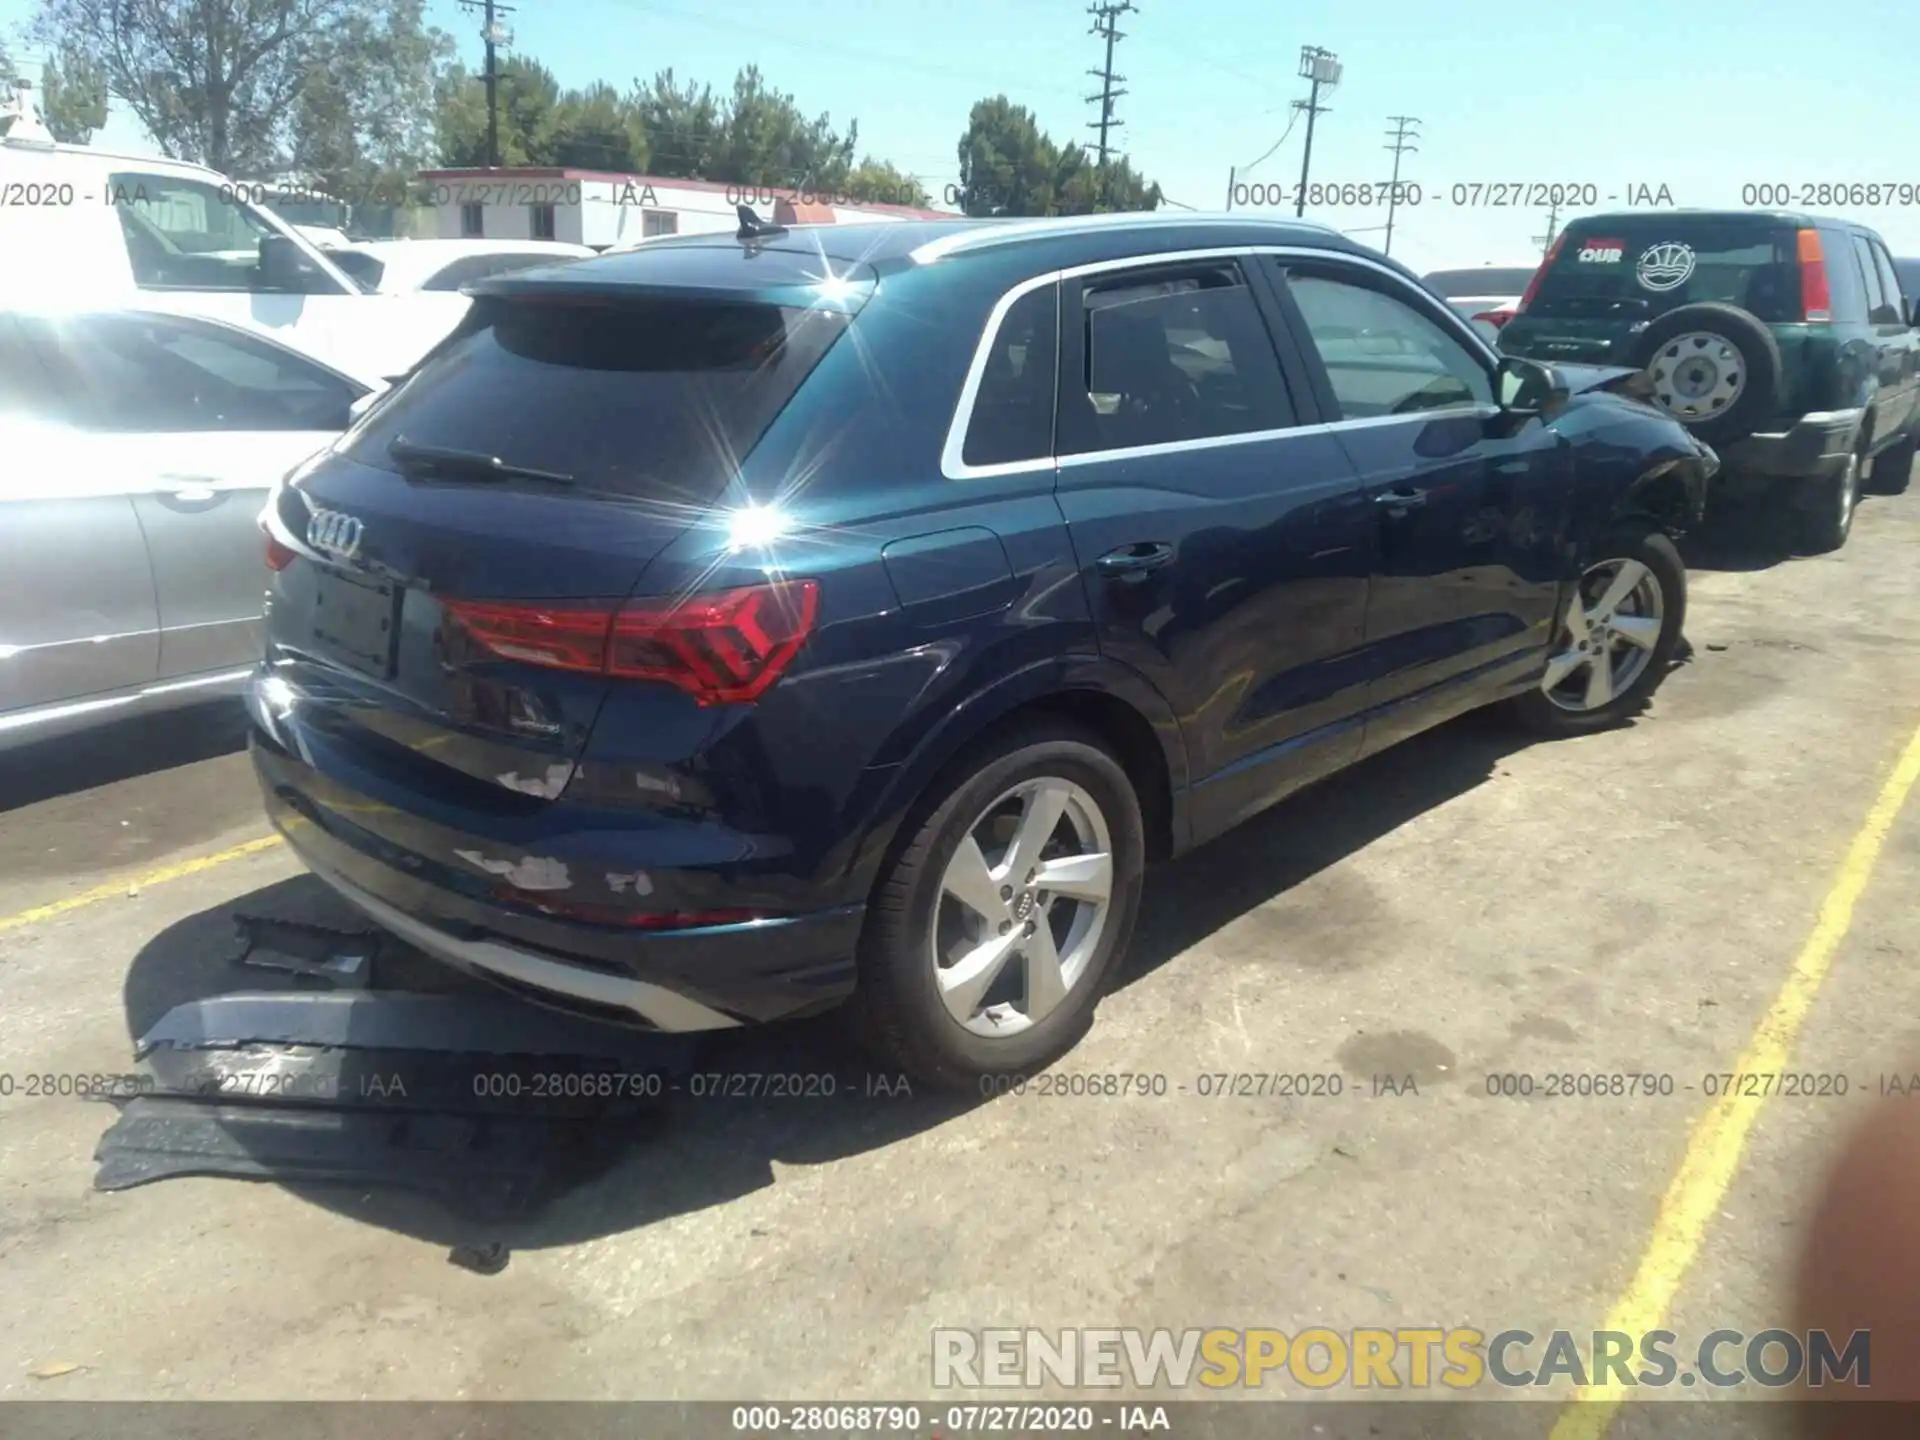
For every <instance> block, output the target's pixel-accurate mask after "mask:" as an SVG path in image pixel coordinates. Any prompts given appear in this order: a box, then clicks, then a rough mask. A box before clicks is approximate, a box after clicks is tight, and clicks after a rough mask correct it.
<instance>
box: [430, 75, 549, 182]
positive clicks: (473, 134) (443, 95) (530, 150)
mask: <svg viewBox="0 0 1920 1440" xmlns="http://www.w3.org/2000/svg"><path fill="white" fill-rule="evenodd" d="M495 88H496V90H497V91H498V103H499V107H500V163H501V164H502V165H551V164H553V163H554V161H553V144H554V133H555V131H554V127H555V122H556V120H557V119H558V111H559V109H560V82H559V81H558V80H556V79H554V78H553V72H552V71H551V70H549V69H547V67H546V66H544V65H542V64H541V63H540V62H539V61H538V60H533V59H529V58H526V57H523V56H515V57H514V58H513V59H511V60H504V61H501V62H500V74H499V79H498V81H497V82H496V85H495ZM434 108H435V124H434V131H435V137H436V141H437V148H438V151H439V155H440V163H441V164H442V165H445V166H450V167H452V168H455V169H466V168H469V167H478V166H482V165H485V164H486V163H487V86H486V81H485V79H484V78H482V77H481V76H478V75H475V74H473V73H472V72H471V71H469V70H468V69H467V68H466V67H465V66H464V65H454V66H452V67H450V68H449V69H448V70H446V71H445V72H444V73H443V74H442V75H441V77H440V80H439V83H438V85H437V86H436V88H435V107H434Z"/></svg>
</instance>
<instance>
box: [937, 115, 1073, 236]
mask: <svg viewBox="0 0 1920 1440" xmlns="http://www.w3.org/2000/svg"><path fill="white" fill-rule="evenodd" d="M1059 164H1060V152H1059V147H1058V146H1056V145H1055V144H1054V143H1053V142H1052V141H1051V140H1049V139H1048V138H1047V137H1046V136H1045V135H1044V134H1042V133H1041V130H1040V126H1039V123H1038V122H1037V121H1036V120H1035V119H1034V118H1033V112H1032V111H1031V110H1029V109H1027V107H1026V106H1024V105H1015V104H1014V103H1013V102H1012V101H1011V100H1009V99H1008V98H1007V97H1006V96H1004V95H996V96H994V97H993V98H992V99H991V100H981V101H978V102H976V103H975V105H974V107H973V110H972V112H971V113H970V114H969V115H968V116H967V129H966V133H965V134H963V135H962V136H961V137H960V208H961V209H962V210H964V211H965V212H966V213H967V214H969V215H1051V214H1053V213H1054V210H1053V204H1054V184H1055V180H1056V172H1057V171H1058V169H1059Z"/></svg>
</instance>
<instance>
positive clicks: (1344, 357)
mask: <svg viewBox="0 0 1920 1440" xmlns="http://www.w3.org/2000/svg"><path fill="white" fill-rule="evenodd" d="M1287 288H1288V291H1289V292H1290V293H1291V294H1292V296H1293V300H1294V303H1295V304H1296V305H1298V306H1299V307H1300V313H1301V316H1302V317H1303V318H1304V319H1305V321H1306V325H1307V333H1308V334H1309V335H1311V336H1312V337H1313V345H1314V349H1315V350H1316V351H1317V352H1318V354H1319V356H1320V363H1321V364H1323V365H1324V366H1325V367H1326V370H1327V380H1328V383H1329V384H1330V386H1331V387H1332V390H1333V395H1334V399H1335V400H1336V401H1338V402H1339V405H1340V417H1341V418H1342V419H1343V420H1371V419H1376V418H1378V417H1381V416H1387V415H1415V414H1420V413H1422V412H1424V411H1428V410H1442V409H1446V408H1448V407H1450V406H1458V405H1487V404H1491V403H1492V402H1493V380H1492V377H1491V376H1490V375H1489V374H1488V373H1487V369H1486V366H1485V364H1484V363H1483V362H1482V361H1481V359H1480V357H1478V356H1477V355H1475V354H1474V353H1473V352H1472V351H1470V350H1468V349H1467V347H1466V346H1465V345H1463V344H1461V343H1460V342H1459V340H1457V339H1455V338H1454V337H1453V336H1452V335H1449V334H1448V333H1447V332H1446V331H1445V330H1443V329H1441V328H1440V326H1439V325H1437V324H1436V323H1434V322H1433V321H1432V320H1429V319H1428V318H1427V317H1426V316H1425V315H1423V314H1421V313H1420V312H1419V311H1418V310H1416V309H1415V308H1414V307H1413V306H1412V305H1410V304H1408V303H1407V302H1405V301H1403V300H1400V299H1398V298H1396V297H1395V296H1392V295H1389V294H1387V293H1385V292H1384V291H1381V290H1375V289H1373V288H1371V287H1369V286H1365V285H1360V284H1356V283H1352V282H1349V281H1346V280H1336V279H1333V278H1331V277H1330V276H1326V275H1316V274H1312V273H1299V272H1295V273H1293V274H1290V275H1288V277H1287Z"/></svg>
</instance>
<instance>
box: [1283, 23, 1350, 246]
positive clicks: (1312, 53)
mask: <svg viewBox="0 0 1920 1440" xmlns="http://www.w3.org/2000/svg"><path fill="white" fill-rule="evenodd" d="M1300 77H1301V79H1303V80H1311V81H1312V82H1313V89H1312V90H1311V91H1310V92H1309V93H1308V96H1307V98H1306V99H1305V100H1296V101H1294V102H1293V108H1294V109H1295V110H1304V111H1306V112H1307V143H1306V148H1305V149H1304V150H1302V151H1301V153H1300V191H1299V193H1298V194H1297V195H1295V196H1294V200H1293V214H1294V218H1295V219H1299V218H1300V217H1301V216H1302V215H1305V214H1306V213H1307V167H1308V166H1309V165H1311V164H1312V163H1313V117H1314V116H1316V115H1324V114H1326V113H1327V110H1326V107H1325V106H1323V105H1322V104H1321V103H1320V87H1321V86H1323V85H1324V86H1326V88H1327V89H1329V90H1331V89H1333V87H1334V86H1336V85H1338V84H1339V83H1340V57H1339V56H1337V55H1335V54H1334V53H1333V51H1331V50H1327V49H1323V48H1322V47H1320V46H1318V45H1302V46H1301V47H1300Z"/></svg>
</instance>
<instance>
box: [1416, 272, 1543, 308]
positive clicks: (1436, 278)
mask: <svg viewBox="0 0 1920 1440" xmlns="http://www.w3.org/2000/svg"><path fill="white" fill-rule="evenodd" d="M1532 279H1533V271H1531V270H1520V269H1515V268H1514V267H1512V266H1502V265H1485V266H1482V267H1481V268H1480V269H1478V270H1436V271H1434V272H1433V273H1432V274H1431V275H1429V276H1427V277H1426V286H1427V288H1428V289H1429V290H1431V291H1433V292H1434V293H1435V294H1436V295H1438V296H1440V297H1441V298H1442V299H1445V300H1457V299H1460V298H1462V297H1465V296H1470V295H1524V294H1525V293H1526V290H1527V284H1528V282H1529V281H1531V280H1532Z"/></svg>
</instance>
